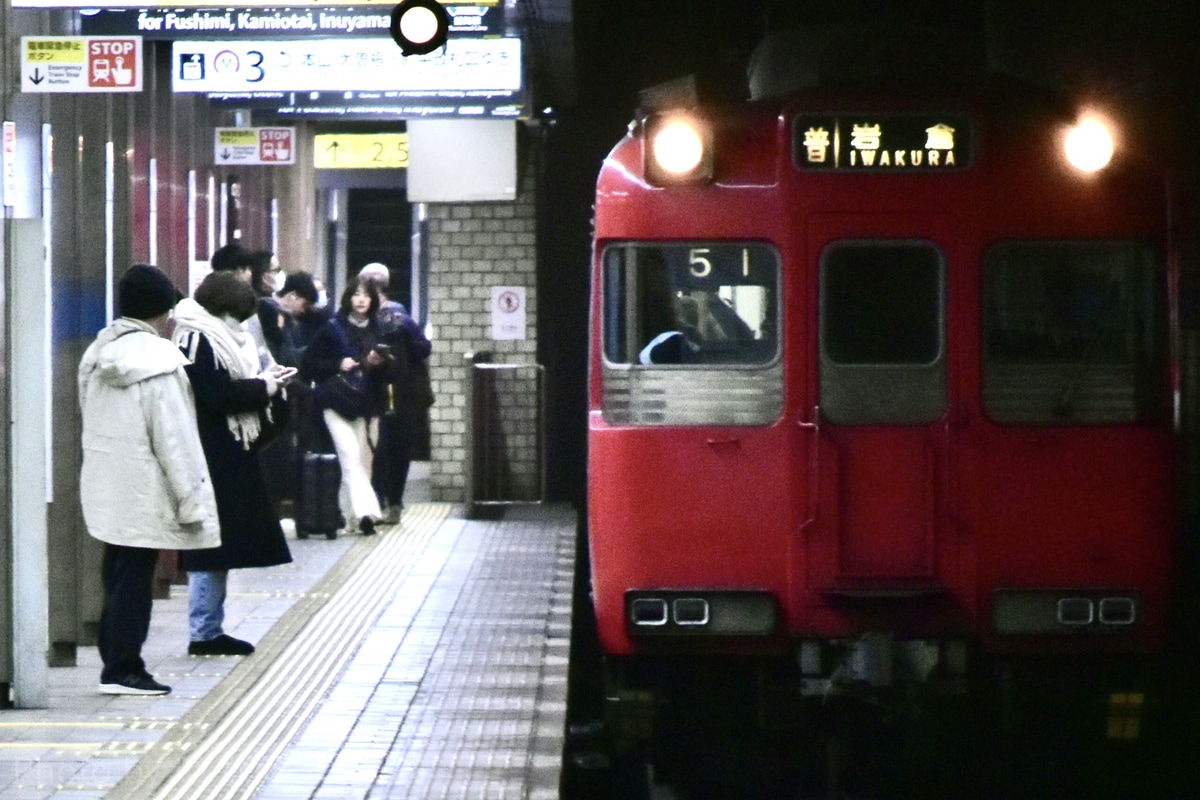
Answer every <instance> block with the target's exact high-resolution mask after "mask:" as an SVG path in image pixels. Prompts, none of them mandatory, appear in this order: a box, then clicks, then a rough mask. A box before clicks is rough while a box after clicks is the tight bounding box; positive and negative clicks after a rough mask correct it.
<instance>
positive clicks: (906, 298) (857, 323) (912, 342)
mask: <svg viewBox="0 0 1200 800" xmlns="http://www.w3.org/2000/svg"><path fill="white" fill-rule="evenodd" d="M820 275H821V294H820V304H821V307H820V317H821V322H820V334H821V342H820V360H821V363H820V369H821V372H820V380H821V391H820V396H821V413H822V414H823V415H824V416H826V417H828V418H829V419H830V420H831V421H833V422H837V423H842V424H851V425H872V424H922V423H928V422H931V421H933V420H936V419H939V418H940V417H941V416H942V414H943V413H944V412H945V407H946V370H945V363H946V360H945V355H944V351H945V347H944V326H945V303H944V297H945V290H944V286H945V266H944V260H943V259H942V256H941V252H940V251H939V250H938V249H937V248H936V247H935V246H934V245H933V244H931V243H929V242H924V241H905V240H879V241H844V242H836V243H834V244H832V245H830V246H829V247H827V248H826V249H825V251H824V252H823V253H822V255H821V273H820Z"/></svg>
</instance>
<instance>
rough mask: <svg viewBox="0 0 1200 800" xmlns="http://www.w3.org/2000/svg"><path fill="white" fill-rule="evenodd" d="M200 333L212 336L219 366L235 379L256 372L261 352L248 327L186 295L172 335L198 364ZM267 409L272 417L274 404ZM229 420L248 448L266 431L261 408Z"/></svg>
mask: <svg viewBox="0 0 1200 800" xmlns="http://www.w3.org/2000/svg"><path fill="white" fill-rule="evenodd" d="M200 335H203V336H205V337H206V338H207V339H208V344H209V345H210V346H211V347H212V351H213V358H214V359H215V360H216V362H217V368H218V369H224V370H225V371H227V372H228V373H229V377H230V379H231V380H235V381H236V380H243V379H245V378H253V377H254V376H255V375H256V373H257V372H258V369H257V368H258V360H257V352H258V351H257V350H256V348H255V347H254V340H253V339H251V337H250V334H249V332H248V331H247V330H246V328H245V326H244V325H243V324H242V323H240V322H236V321H235V320H233V319H232V318H225V319H221V318H219V317H215V316H213V315H212V314H211V313H209V311H208V309H206V308H205V307H204V306H202V305H200V304H199V303H197V302H196V301H195V300H193V299H192V298H190V297H185V298H184V299H182V300H180V301H179V303H178V304H177V305H176V306H175V332H174V333H173V334H172V335H171V341H172V342H174V343H175V344H176V345H177V346H178V347H179V348H180V349H181V350H183V352H184V354H185V355H187V357H188V360H189V361H191V362H192V363H195V361H196V350H197V348H198V347H199V346H200ZM266 412H267V419H268V420H269V419H271V406H270V404H268V405H267V408H266ZM228 422H229V432H230V433H232V434H233V438H234V439H236V440H237V441H239V442H241V443H242V447H243V448H245V449H247V450H249V449H250V445H252V444H254V442H255V440H256V439H258V436H259V434H260V433H261V432H262V423H261V420H260V419H259V416H258V412H257V411H239V412H237V413H234V414H229V415H228Z"/></svg>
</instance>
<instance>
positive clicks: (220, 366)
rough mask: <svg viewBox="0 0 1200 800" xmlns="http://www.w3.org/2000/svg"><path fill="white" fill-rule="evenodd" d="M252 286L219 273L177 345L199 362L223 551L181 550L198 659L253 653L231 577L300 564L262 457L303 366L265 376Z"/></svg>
mask: <svg viewBox="0 0 1200 800" xmlns="http://www.w3.org/2000/svg"><path fill="white" fill-rule="evenodd" d="M256 305H257V298H256V297H255V294H254V291H253V290H252V289H251V288H250V286H249V285H248V284H246V283H245V282H243V281H241V280H239V279H238V277H237V276H236V275H234V274H233V273H230V272H214V273H212V274H211V275H209V276H208V277H206V278H205V279H204V281H203V283H201V284H200V286H199V288H197V289H196V294H195V299H194V300H190V299H184V300H181V301H180V302H179V305H178V306H176V311H175V333H174V335H173V336H172V339H173V340H174V341H175V343H176V344H177V345H179V347H180V349H182V350H183V353H184V355H185V356H186V357H187V358H188V360H189V362H191V363H190V364H189V365H188V366H187V367H185V369H186V371H187V374H188V378H189V379H190V381H191V384H192V389H193V391H194V392H195V395H196V412H197V420H198V426H199V429H200V442H201V444H202V446H203V448H204V454H205V457H206V458H207V460H208V467H209V472H210V473H211V474H212V476H213V490H214V492H215V494H216V499H217V516H218V519H219V521H220V525H221V546H220V547H218V548H215V549H212V550H203V551H201V550H196V551H190V552H181V553H180V560H179V563H180V567H181V568H182V569H184V570H186V571H187V572H188V600H189V604H188V605H189V608H188V617H189V623H190V628H191V631H190V633H191V642H190V644H189V645H188V653H189V654H191V655H248V654H249V653H252V652H254V646H253V645H251V644H250V643H249V642H244V641H242V640H240V639H235V638H233V637H232V636H229V635H227V634H226V633H225V632H224V630H223V629H222V623H223V621H224V616H225V612H224V602H225V586H226V579H227V577H228V571H229V570H231V569H245V568H250V567H270V566H275V565H277V564H286V563H288V562H290V561H291V560H292V555H291V552H290V551H289V550H288V546H287V540H286V539H285V537H284V534H283V529H282V528H281V527H280V524H279V514H278V511H277V509H276V508H275V505H274V503H273V502H272V501H271V499H270V496H269V494H268V492H267V485H266V481H265V479H264V476H263V472H262V468H261V466H260V464H259V458H258V450H259V448H261V447H262V445H263V444H264V443H265V442H266V441H267V439H268V437H269V433H270V430H271V428H272V427H273V426H274V425H276V424H279V423H280V422H282V420H281V416H282V415H283V414H285V413H286V405H285V404H284V403H283V402H280V400H281V399H282V392H280V388H281V387H282V385H283V383H285V382H286V381H287V380H289V379H290V378H291V376H292V375H294V374H295V370H294V369H290V368H287V367H281V366H278V365H276V366H274V367H271V368H270V369H269V370H266V371H260V370H259V362H258V357H257V351H256V347H255V345H254V342H253V339H252V338H251V337H250V335H249V334H248V333H247V332H246V330H245V327H244V325H243V323H244V321H245V320H246V319H247V318H248V317H250V316H251V315H252V314H253V313H254V310H255V308H256Z"/></svg>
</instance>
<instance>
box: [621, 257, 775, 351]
mask: <svg viewBox="0 0 1200 800" xmlns="http://www.w3.org/2000/svg"><path fill="white" fill-rule="evenodd" d="M778 285H779V266H778V258H777V256H776V253H775V250H774V249H773V248H771V247H769V246H767V245H763V244H749V243H746V244H738V243H728V242H722V243H672V244H623V245H613V246H610V247H609V248H608V249H607V250H606V251H605V254H604V296H605V303H604V355H605V358H606V360H608V361H609V362H610V363H613V364H631V365H632V364H637V365H642V366H649V367H653V366H675V365H689V366H696V365H700V366H703V365H762V364H768V363H771V362H773V361H774V360H775V359H776V358H777V356H778V350H779V342H778V335H777V330H778V320H777V318H778V313H779V312H778V306H779V303H778V291H779V289H778Z"/></svg>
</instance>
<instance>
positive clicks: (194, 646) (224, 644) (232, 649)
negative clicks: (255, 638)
mask: <svg viewBox="0 0 1200 800" xmlns="http://www.w3.org/2000/svg"><path fill="white" fill-rule="evenodd" d="M253 652H254V645H252V644H250V643H249V642H243V641H242V640H241V639H235V638H233V637H232V636H230V635H229V634H227V633H222V634H221V635H220V636H218V637H217V638H215V639H208V640H205V641H202V642H188V655H189V656H248V655H250V654H251V653H253Z"/></svg>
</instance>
